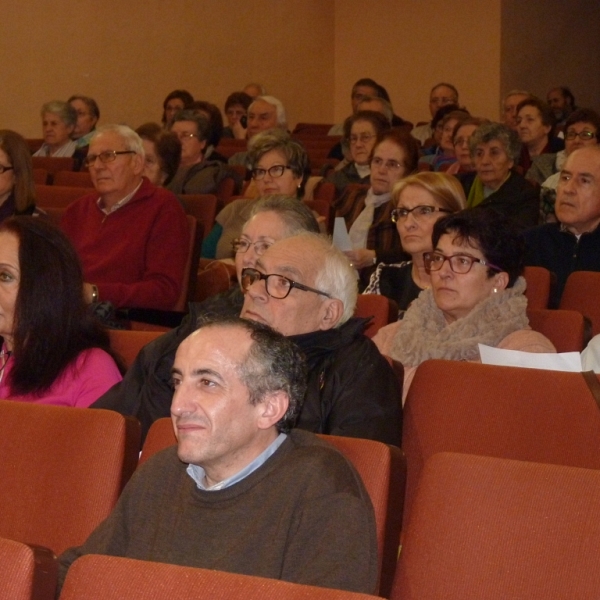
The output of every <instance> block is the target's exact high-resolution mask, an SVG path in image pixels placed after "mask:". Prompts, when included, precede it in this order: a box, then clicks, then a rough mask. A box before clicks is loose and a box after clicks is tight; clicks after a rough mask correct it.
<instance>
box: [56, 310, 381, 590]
mask: <svg viewBox="0 0 600 600" xmlns="http://www.w3.org/2000/svg"><path fill="white" fill-rule="evenodd" d="M172 375H173V385H174V388H175V392H174V397H173V403H172V406H171V417H172V421H173V427H174V430H175V434H176V436H177V440H178V445H177V449H175V448H168V449H166V450H164V451H162V452H160V453H158V454H157V455H155V456H154V457H153V458H151V459H150V460H149V461H148V462H147V463H146V464H145V465H144V466H143V467H142V468H140V470H139V471H138V472H137V473H136V474H135V475H134V476H133V478H132V479H131V481H130V482H129V484H128V485H127V487H126V488H125V490H124V492H123V494H122V495H121V498H120V499H119V502H118V503H117V506H116V507H115V510H114V511H113V512H112V514H111V515H110V516H109V517H108V519H107V520H106V521H104V522H103V523H102V524H101V525H100V526H99V527H98V528H97V529H96V530H95V531H94V532H93V533H92V534H91V536H90V537H89V538H88V540H87V541H86V542H85V543H84V544H83V546H81V547H79V548H73V549H70V550H67V551H66V552H65V553H63V555H62V556H61V557H60V581H61V585H62V582H63V581H64V577H65V575H66V572H67V570H68V568H69V566H70V565H71V564H72V562H73V561H74V560H75V559H76V558H78V557H79V556H81V555H84V554H91V553H93V554H108V555H113V556H124V557H128V558H135V559H139V560H151V561H157V562H165V563H172V564H178V565H185V566H192V567H202V568H207V569H219V570H223V571H231V572H235V573H242V574H247V575H257V576H262V577H271V578H274V579H283V580H286V581H291V582H295V583H303V584H307V585H316V586H322V587H331V588H339V589H344V590H349V591H356V592H366V593H374V591H375V589H376V584H377V571H378V560H377V540H376V532H375V520H374V514H373V508H372V506H371V504H370V500H369V497H368V494H367V492H366V490H365V489H364V486H363V485H362V482H361V480H360V477H359V475H358V474H357V473H356V472H355V471H354V469H353V467H352V466H351V465H350V463H349V462H348V461H347V460H346V459H345V458H344V457H343V456H342V455H341V454H340V453H338V452H337V451H336V450H335V449H333V448H332V447H330V446H329V445H328V444H326V443H324V442H322V441H320V440H318V439H317V438H316V437H314V435H313V434H310V433H308V432H303V431H291V432H290V428H291V427H292V426H293V424H294V422H295V420H296V418H297V416H298V413H299V411H300V408H301V405H302V401H303V397H304V391H305V387H306V367H305V364H304V360H303V358H302V355H301V353H300V352H299V350H298V348H297V347H296V346H295V345H294V344H293V343H292V342H290V341H289V340H288V339H286V338H285V337H284V336H282V335H281V334H279V333H276V332H275V331H273V330H272V329H271V328H269V327H268V326H265V325H262V324H259V323H256V322H252V321H246V320H242V319H239V318H236V317H233V318H223V319H220V320H217V321H212V322H208V323H206V324H204V325H203V326H202V327H201V328H200V329H199V330H198V331H196V332H194V333H193V334H192V335H191V336H189V337H188V338H187V339H186V340H185V341H184V342H183V343H182V344H181V345H180V347H179V349H178V350H177V354H176V356H175V362H174V366H173V369H172Z"/></svg>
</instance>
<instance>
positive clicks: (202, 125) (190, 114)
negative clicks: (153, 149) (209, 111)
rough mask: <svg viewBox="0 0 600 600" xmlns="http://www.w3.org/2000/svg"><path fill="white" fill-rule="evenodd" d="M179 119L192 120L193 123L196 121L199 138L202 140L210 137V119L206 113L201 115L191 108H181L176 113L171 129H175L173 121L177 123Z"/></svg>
mask: <svg viewBox="0 0 600 600" xmlns="http://www.w3.org/2000/svg"><path fill="white" fill-rule="evenodd" d="M178 121H192V122H193V123H195V124H196V130H197V131H198V139H199V140H200V141H201V142H202V141H204V140H206V138H207V137H208V131H209V129H210V124H209V122H208V119H207V118H206V117H205V116H204V115H201V114H200V113H197V112H195V111H193V110H189V109H185V110H180V111H179V112H177V113H175V116H174V117H173V121H172V122H171V127H170V128H169V130H171V129H173V123H177V122H178Z"/></svg>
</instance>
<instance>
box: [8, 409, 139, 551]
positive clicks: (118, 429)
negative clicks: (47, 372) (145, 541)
mask: <svg viewBox="0 0 600 600" xmlns="http://www.w3.org/2000/svg"><path fill="white" fill-rule="evenodd" d="M139 445H140V425H139V423H138V422H137V421H136V420H135V419H133V418H131V417H124V416H123V415H120V414H119V413H117V412H113V411H108V410H85V409H76V408H67V407H58V406H46V405H42V404H30V403H27V402H12V401H10V400H0V457H2V459H1V460H0V536H1V537H5V538H8V539H12V540H16V541H20V542H24V543H28V544H36V545H40V546H45V547H47V548H50V549H51V550H52V551H53V552H55V553H56V554H60V553H61V552H63V551H64V550H66V549H67V548H69V547H70V546H77V545H79V544H82V543H83V542H84V541H85V540H86V538H87V537H88V536H89V534H90V533H91V532H92V531H93V530H94V529H95V528H96V526H97V525H98V524H99V523H100V522H101V521H102V520H104V519H105V518H106V517H107V516H108V515H109V513H110V512H111V510H112V508H113V507H114V505H115V503H116V501H117V499H118V497H119V494H120V493H121V490H122V489H123V486H124V485H125V483H126V482H127V480H128V479H129V477H130V476H131V474H132V472H133V471H134V469H135V466H136V464H137V458H138V451H139Z"/></svg>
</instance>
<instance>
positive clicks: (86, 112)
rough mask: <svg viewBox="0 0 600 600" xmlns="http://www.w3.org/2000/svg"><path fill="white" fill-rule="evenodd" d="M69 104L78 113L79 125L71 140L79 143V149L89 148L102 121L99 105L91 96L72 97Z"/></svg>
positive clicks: (76, 126)
mask: <svg viewBox="0 0 600 600" xmlns="http://www.w3.org/2000/svg"><path fill="white" fill-rule="evenodd" d="M67 102H68V103H69V104H70V105H71V106H72V107H73V108H74V109H75V111H76V112H77V123H76V125H75V130H74V131H73V133H72V134H71V138H72V139H74V140H76V141H77V147H78V148H85V147H86V146H89V144H90V139H91V138H92V135H94V130H95V129H96V124H97V123H98V120H99V119H100V108H98V103H97V102H96V101H95V100H94V99H93V98H90V97H89V96H71V97H70V98H69V99H68V100H67Z"/></svg>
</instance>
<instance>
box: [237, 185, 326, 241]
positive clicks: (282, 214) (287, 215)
mask: <svg viewBox="0 0 600 600" xmlns="http://www.w3.org/2000/svg"><path fill="white" fill-rule="evenodd" d="M263 212H274V213H275V214H277V216H278V217H279V218H280V219H281V220H282V221H283V222H284V223H285V226H286V228H287V231H286V237H292V236H294V235H298V234H300V233H302V232H304V231H310V232H312V233H319V224H318V223H317V220H316V219H315V217H314V215H313V213H312V212H311V210H310V209H309V208H308V206H306V204H304V202H302V201H300V200H297V199H296V198H290V197H289V196H283V195H281V194H273V195H271V196H265V197H264V198H260V199H259V200H258V201H257V202H256V204H255V205H254V207H253V208H252V211H251V212H250V218H249V219H248V220H250V219H251V218H252V217H254V216H255V215H258V214H259V213H263Z"/></svg>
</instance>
